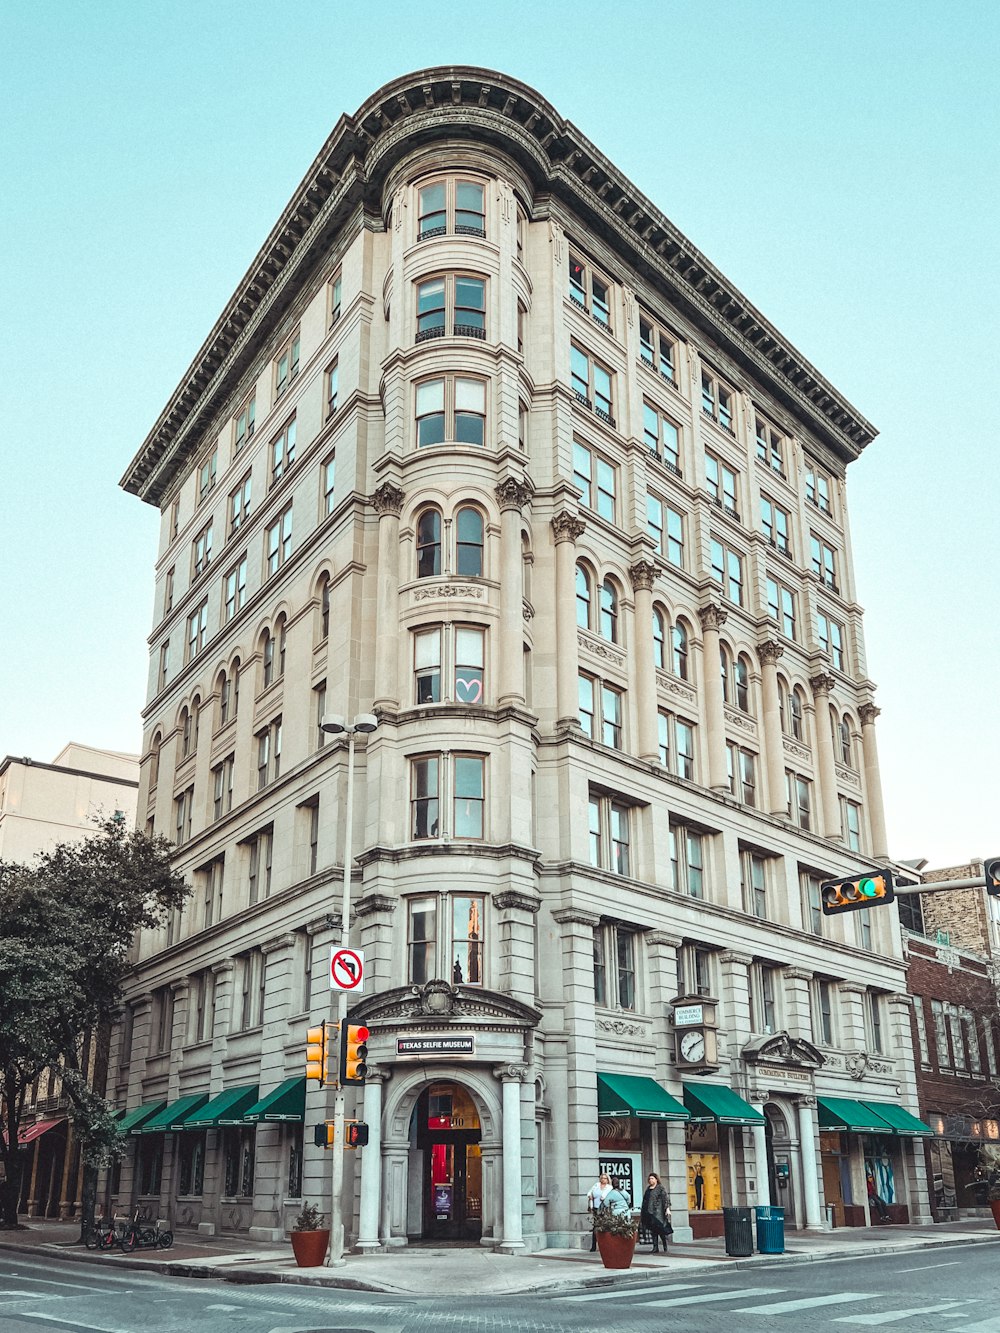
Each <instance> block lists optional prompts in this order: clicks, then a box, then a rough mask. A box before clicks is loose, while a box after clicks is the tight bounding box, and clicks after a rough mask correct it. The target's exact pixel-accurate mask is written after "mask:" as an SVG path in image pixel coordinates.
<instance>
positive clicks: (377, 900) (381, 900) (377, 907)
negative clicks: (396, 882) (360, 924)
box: [354, 893, 396, 917]
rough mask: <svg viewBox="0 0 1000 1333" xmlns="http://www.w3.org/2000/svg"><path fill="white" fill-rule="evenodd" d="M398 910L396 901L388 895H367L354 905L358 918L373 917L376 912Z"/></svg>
mask: <svg viewBox="0 0 1000 1333" xmlns="http://www.w3.org/2000/svg"><path fill="white" fill-rule="evenodd" d="M395 910H396V899H395V898H390V897H389V895H388V894H387V893H366V894H365V896H364V897H363V898H359V899H358V901H357V902H356V903H355V904H354V912H355V915H356V916H359V917H363V916H372V915H373V914H374V913H375V912H394V911H395Z"/></svg>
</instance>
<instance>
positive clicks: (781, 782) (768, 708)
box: [757, 639, 786, 815]
mask: <svg viewBox="0 0 1000 1333" xmlns="http://www.w3.org/2000/svg"><path fill="white" fill-rule="evenodd" d="M784 651H785V649H784V645H783V644H780V643H778V642H777V641H776V640H775V639H768V640H767V641H766V642H764V643H761V644H758V645H757V656H758V657H759V658H760V667H761V678H760V685H761V693H762V694H763V696H764V750H765V762H766V768H767V805H766V806H765V809H767V810H769V811H770V813H771V814H772V815H783V814H785V811H786V802H785V745H784V741H783V740H782V738H781V701H780V699H779V697H778V658H779V657H780V656H781V655H782V653H783V652H784Z"/></svg>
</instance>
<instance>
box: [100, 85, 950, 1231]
mask: <svg viewBox="0 0 1000 1333" xmlns="http://www.w3.org/2000/svg"><path fill="white" fill-rule="evenodd" d="M872 437H873V429H872V427H871V426H870V425H869V424H868V422H867V421H865V419H864V418H863V417H862V416H860V415H859V414H858V412H857V411H856V410H855V409H854V408H853V407H852V406H851V405H850V403H848V402H847V401H846V400H845V399H844V398H843V397H842V396H841V395H840V394H839V393H838V392H837V390H836V389H834V388H833V386H832V385H830V384H829V383H828V382H827V381H826V380H825V379H824V378H823V377H822V375H821V374H820V373H819V371H817V370H816V369H815V368H814V367H812V366H811V365H810V364H809V363H808V362H807V361H806V360H805V359H804V358H803V357H802V356H801V355H800V354H799V353H798V352H797V351H796V349H795V348H794V346H793V345H792V344H791V343H790V342H789V341H788V340H787V339H786V338H785V337H784V336H783V335H782V334H780V333H779V332H778V331H777V330H776V329H775V328H774V327H773V326H772V325H771V324H770V323H769V322H768V321H767V320H766V319H765V317H764V316H763V315H762V314H761V313H760V312H758V311H757V310H755V309H754V308H753V306H752V305H751V304H750V303H749V302H748V301H747V300H746V298H745V297H744V296H742V295H741V293H740V292H739V291H738V290H737V289H736V288H735V287H734V286H733V285H732V283H730V282H729V281H728V279H727V278H725V277H724V276H723V274H721V273H720V272H719V271H718V270H717V269H716V268H714V267H713V265H712V264H711V263H710V261H709V260H708V259H707V258H706V257H705V256H704V255H702V254H700V253H699V252H698V250H697V249H696V248H695V247H694V246H693V245H692V244H691V242H689V241H688V240H687V239H686V238H685V237H684V236H683V235H681V234H680V233H679V232H678V231H677V229H676V228H675V227H674V226H673V225H672V223H671V222H670V221H669V220H668V219H667V218H666V217H665V216H664V215H663V214H662V213H661V212H660V210H659V209H658V208H657V207H656V206H655V205H654V204H653V203H652V202H651V201H650V200H648V199H646V198H645V197H644V196H643V195H642V193H641V192H640V191H639V190H638V189H637V188H636V186H634V185H633V184H632V183H631V182H630V181H629V180H627V179H626V178H625V177H624V176H623V175H622V173H621V172H620V171H619V170H618V169H617V168H616V167H615V165H614V164H613V163H612V162H610V161H608V159H607V158H605V157H604V156H603V155H602V154H601V152H600V151H599V150H598V149H597V148H596V147H595V146H594V145H593V144H591V143H590V142H589V141H588V140H587V139H586V138H585V137H584V136H583V135H582V134H581V133H580V132H579V131H578V130H577V129H576V128H575V127H574V126H573V125H572V124H570V123H568V122H567V121H565V120H563V119H562V117H561V116H560V115H559V113H558V112H557V111H556V110H555V109H554V108H553V107H551V106H550V105H549V104H548V103H547V102H546V101H545V100H544V99H543V98H542V97H540V96H539V94H538V93H536V92H534V91H533V90H532V89H531V88H528V87H526V86H525V85H523V84H521V83H519V82H517V81H516V80H513V79H510V78H507V77H506V76H503V75H500V74H497V73H495V72H490V71H485V70H479V69H470V68H447V69H434V70H428V71H423V72H420V73H417V74H414V75H411V76H408V77H406V78H401V79H399V80H397V81H395V82H393V83H391V84H388V85H387V86H385V87H384V88H382V89H381V90H380V91H379V92H377V93H376V94H375V95H374V96H373V97H372V98H371V99H370V100H369V101H368V102H366V103H365V105H364V106H363V107H362V108H361V109H360V110H359V111H358V112H357V114H355V115H353V116H344V117H342V118H341V119H340V120H339V121H338V123H337V125H336V127H335V128H334V130H333V133H332V134H331V136H330V138H329V139H328V141H327V142H326V143H325V144H324V145H323V147H322V149H321V151H320V154H319V156H318V157H317V158H316V160H315V162H314V163H313V165H312V166H311V167H310V168H309V171H308V172H307V174H306V176H305V178H304V180H303V181H302V184H301V186H300V187H299V188H298V189H297V190H296V192H295V195H294V197H293V198H292V200H291V201H290V202H289V204H288V206H287V208H286V209H285V211H284V213H283V214H282V216H281V218H280V219H279V220H278V222H277V223H276V225H275V227H274V230H273V231H272V233H271V235H270V236H269V237H268V239H267V241H266V243H265V245H264V247H263V248H262V250H261V251H260V253H259V254H258V255H257V257H256V258H255V259H254V261H253V263H252V264H251V266H250V268H249V270H248V271H247V274H246V276H245V277H244V279H243V280H242V281H241V282H240V284H239V286H238V288H237V290H236V292H235V293H234V295H233V297H232V299H231V301H230V302H229V304H228V305H227V307H226V309H225V310H224V311H223V313H222V315H221V316H220V318H219V320H218V322H217V324H216V325H215V327H214V328H213V329H212V331H211V333H210V334H209V337H208V339H207V340H206V342H205V343H204V345H203V346H202V348H201V349H200V350H199V351H198V353H197V355H196V356H195V358H194V360H193V362H192V364H191V366H190V368H189V370H188V372H187V373H186V374H185V376H184V378H183V380H182V382H181V383H180V384H179V385H178V387H177V389H176V390H175V392H174V393H173V394H172V396H171V398H170V400H169V402H168V403H167V405H166V407H165V408H164V410H163V412H162V414H161V415H160V417H159V419H158V420H157V422H156V424H155V425H154V427H153V429H152V430H151V432H150V434H149V436H148V438H147V439H146V441H145V442H144V444H143V445H142V447H141V448H140V449H139V452H138V453H137V454H136V456H135V458H134V460H133V461H132V463H131V464H130V465H129V468H128V470H127V472H126V474H125V477H124V479H123V485H124V486H125V488H126V489H127V490H129V491H131V492H133V493H134V494H136V495H137V496H139V497H140V498H141V499H142V500H144V501H145V502H146V503H148V504H153V505H156V506H157V507H158V508H159V509H160V511H161V513H162V516H163V518H162V529H161V539H160V549H159V555H158V560H157V576H156V579H157V586H156V610H155V617H154V619H155V623H154V627H153V633H152V637H151V639H150V644H151V656H150V678H149V702H148V706H147V709H146V714H145V732H144V747H143V751H144V759H143V770H142V771H143V778H142V787H141V794H140V818H141V819H143V820H145V821H146V822H147V823H148V824H149V825H150V826H151V827H154V828H155V829H156V830H157V831H162V832H165V833H168V834H170V835H171V836H173V837H175V838H176V840H177V843H178V853H177V864H178V866H179V868H180V869H182V870H183V871H184V872H185V873H186V874H187V875H189V876H190V877H191V879H192V880H193V882H194V884H195V888H196V891H195V894H194V896H193V898H192V901H191V903H190V905H189V906H188V908H187V909H186V911H185V912H184V914H183V916H181V917H180V918H179V919H177V920H176V921H174V922H173V923H172V924H171V926H170V928H169V930H167V931H164V932H163V933H162V934H159V935H151V936H147V937H144V938H143V939H142V940H141V942H140V952H141V967H140V972H139V976H138V979H137V983H136V988H135V991H134V993H133V994H132V995H131V997H130V1000H131V1004H130V1008H129V1012H128V1015H127V1020H126V1023H125V1025H124V1026H123V1031H122V1043H121V1050H120V1054H119V1057H118V1063H117V1079H118V1083H117V1088H118V1095H119V1098H120V1101H121V1104H122V1105H123V1107H124V1108H125V1109H126V1116H127V1122H126V1123H127V1126H128V1128H129V1130H130V1132H132V1133H133V1134H134V1137H135V1151H134V1154H133V1155H132V1156H131V1157H130V1158H129V1159H128V1160H127V1161H126V1163H125V1166H124V1168H123V1170H122V1173H121V1177H120V1180H118V1181H117V1182H115V1184H116V1186H117V1188H118V1192H119V1201H120V1202H121V1203H125V1202H126V1201H127V1202H132V1201H133V1200H136V1201H140V1202H142V1203H143V1204H144V1205H145V1206H147V1207H148V1208H150V1210H158V1211H160V1212H161V1213H164V1214H168V1215H169V1216H170V1217H171V1220H172V1222H173V1223H174V1225H175V1226H176V1227H185V1226H188V1227H200V1228H201V1229H202V1230H203V1231H212V1230H214V1229H234V1230H247V1231H249V1232H250V1233H251V1234H253V1235H259V1236H272V1235H280V1234H281V1232H282V1230H283V1228H284V1227H285V1226H286V1225H287V1222H288V1219H289V1216H290V1215H293V1214H294V1211H295V1210H296V1209H297V1208H298V1206H299V1200H300V1198H301V1197H303V1196H304V1197H306V1198H308V1199H310V1200H313V1201H319V1202H320V1204H321V1205H322V1206H324V1207H326V1206H327V1205H328V1201H329V1188H328V1185H327V1177H328V1174H329V1172H328V1170H327V1164H326V1162H325V1160H324V1156H323V1152H322V1150H321V1149H317V1148H314V1147H313V1145H312V1134H311V1128H310V1126H311V1125H312V1124H314V1123H316V1122H318V1121H320V1120H322V1119H323V1118H324V1117H325V1116H326V1115H327V1114H328V1113H329V1109H330V1102H329V1094H328V1090H321V1089H318V1088H314V1087H310V1088H309V1089H305V1088H304V1086H303V1081H302V1075H303V1073H304V1041H305V1031H306V1027H307V1024H308V1023H309V1021H310V1019H312V1020H313V1021H314V1022H315V1021H316V1020H318V1019H319V1018H320V1017H323V1016H324V1015H328V1014H329V1013H330V1005H329V991H328V988H327V986H328V982H327V975H328V968H329V960H330V947H331V944H332V942H334V941H335V940H339V934H340V920H339V902H340V882H341V876H342V864H343V856H344V846H345V829H344V807H345V792H346V782H347V767H346V766H347V751H346V747H344V746H343V745H341V744H337V743H332V742H331V741H330V737H329V736H328V734H327V733H325V732H324V731H323V730H322V729H321V726H320V723H321V720H322V719H323V718H324V717H327V716H330V715H333V714H339V715H342V716H343V717H345V718H346V719H347V720H348V723H350V720H351V719H352V718H353V717H355V716H356V715H358V714H360V713H367V712H370V711H373V712H374V713H375V714H376V715H377V717H378V722H379V725H378V727H377V729H376V730H375V731H374V733H372V734H371V735H370V736H368V738H367V739H366V740H365V739H364V738H362V740H361V742H360V743H359V747H358V755H357V760H356V771H357V783H358V793H359V799H358V800H356V802H355V807H354V808H355V812H356V819H355V821H354V825H355V826H354V828H353V831H352V847H353V849H354V853H355V855H354V856H353V857H352V860H353V861H354V862H355V864H354V865H353V866H352V874H353V893H352V913H351V922H350V929H351V939H352V942H353V943H354V944H355V945H356V946H357V947H359V948H360V949H362V950H363V952H364V958H365V968H366V979H365V983H364V992H363V994H362V995H361V997H360V998H359V999H358V1000H357V1001H356V1002H355V1004H354V1007H353V1010H352V1013H353V1014H354V1015H355V1016H356V1017H357V1018H359V1019H361V1020H363V1021H364V1022H365V1023H366V1024H367V1025H368V1026H369V1027H370V1029H371V1032H372V1036H371V1040H370V1052H371V1060H372V1066H373V1068H372V1073H371V1074H370V1076H369V1079H368V1082H367V1084H366V1086H365V1088H364V1092H363V1098H359V1099H358V1106H357V1114H359V1115H363V1116H364V1118H365V1120H366V1121H367V1122H368V1123H369V1125H370V1134H371V1138H370V1143H369V1146H368V1147H367V1148H365V1149H363V1150H362V1151H361V1152H359V1153H357V1154H356V1155H355V1156H353V1157H352V1158H351V1161H350V1163H349V1168H350V1169H349V1172H348V1191H349V1194H350V1198H349V1202H348V1207H347V1214H348V1232H349V1235H350V1236H351V1237H352V1238H354V1239H356V1241H357V1243H358V1244H359V1245H361V1246H362V1247H363V1248H373V1247H376V1246H377V1245H379V1244H402V1243H406V1242H407V1241H408V1240H409V1241H415V1240H419V1239H421V1238H428V1239H434V1238H442V1237H452V1238H467V1239H470V1240H473V1241H475V1240H481V1241H483V1243H487V1244H491V1245H497V1246H500V1247H502V1248H505V1249H508V1250H516V1249H518V1248H520V1247H522V1246H529V1247H533V1246H540V1245H556V1244H564V1243H577V1241H578V1240H579V1238H580V1236H581V1233H582V1232H583V1231H584V1230H585V1227H586V1213H585V1203H584V1198H585V1193H586V1190H587V1188H588V1186H589V1185H590V1184H591V1182H592V1180H593V1178H594V1176H595V1173H596V1172H597V1170H598V1165H599V1163H607V1164H609V1165H613V1167H614V1169H615V1171H616V1172H617V1173H619V1174H622V1175H625V1176H627V1177H629V1178H631V1179H635V1178H636V1177H638V1176H641V1175H642V1174H643V1173H644V1172H646V1171H647V1170H648V1169H650V1168H653V1169H656V1170H658V1171H659V1172H661V1174H662V1175H663V1176H664V1178H665V1180H666V1182H667V1184H668V1187H669V1190H670V1193H671V1195H672V1196H673V1199H674V1205H675V1214H674V1224H675V1227H676V1228H677V1236H678V1238H679V1239H683V1237H684V1236H690V1235H691V1234H692V1231H693V1232H694V1233H695V1234H708V1233H711V1232H712V1231H714V1230H718V1229H719V1228H720V1226H721V1213H720V1211H719V1209H720V1206H721V1205H722V1204H723V1203H727V1204H728V1203H740V1202H746V1201H749V1202H758V1201H766V1200H768V1199H773V1200H774V1201H775V1202H778V1203H781V1204H784V1205H785V1206H786V1208H787V1209H788V1217H789V1222H790V1224H792V1225H797V1226H809V1227H822V1226H824V1225H827V1223H828V1219H829V1218H835V1219H836V1220H837V1221H839V1222H841V1223H844V1222H848V1223H854V1224H864V1223H865V1222H866V1221H867V1219H868V1203H867V1193H866V1187H865V1177H866V1171H872V1170H874V1169H875V1164H876V1162H877V1163H878V1169H879V1171H880V1173H881V1174H880V1185H881V1188H882V1190H883V1193H884V1195H885V1196H886V1197H887V1200H888V1201H889V1202H890V1203H892V1204H893V1206H894V1207H896V1209H897V1210H898V1215H899V1216H901V1217H902V1216H907V1215H908V1216H909V1217H910V1218H911V1219H914V1220H915V1219H920V1218H923V1217H926V1216H927V1212H926V1185H925V1174H924V1164H923V1155H922V1153H919V1152H917V1153H915V1152H914V1151H913V1146H912V1138H911V1135H912V1134H913V1133H914V1132H917V1133H920V1132H922V1131H923V1130H924V1129H925V1128H926V1127H924V1126H921V1125H920V1124H919V1122H917V1121H915V1120H914V1119H913V1117H912V1116H911V1115H910V1114H909V1112H908V1109H907V1108H914V1107H915V1105H916V1098H915V1091H914V1075H913V1064H912V1050H911V1046H910V1042H909V1038H908V1032H909V1010H908V1001H907V996H906V993H905V992H906V983H905V972H904V966H903V960H902V956H901V947H900V941H899V932H898V929H897V928H896V922H895V919H894V917H893V914H892V913H891V912H885V913H880V912H867V913H859V914H853V915H851V916H848V917H839V918H830V919H827V918H824V917H823V916H822V914H821V912H820V906H819V896H818V886H819V884H820V882H821V881H822V879H823V878H824V877H826V876H829V875H830V874H831V873H838V874H840V873H850V872H852V871H853V870H855V869H858V868H861V867H866V866H869V865H870V864H871V863H872V861H873V859H874V860H882V859H883V858H885V856H886V854H887V850H888V849H887V847H886V839H885V827H884V821H883V815H882V800H881V794H880V788H879V770H878V757H877V751H876V741H875V719H876V716H877V714H878V709H877V707H876V706H875V704H874V702H873V686H872V683H871V681H870V680H869V679H868V675H867V671H866V665H865V653H864V641H863V635H862V626H861V609H860V606H859V605H858V601H857V597H856V592H855V586H854V572H853V568H852V562H851V548H850V538H849V530H848V519H847V498H846V489H845V475H846V470H847V467H848V465H849V464H850V463H851V462H852V461H853V460H854V459H856V458H857V457H858V455H859V454H860V452H861V450H862V449H863V448H865V446H866V445H867V444H869V443H870V441H871V439H872ZM304 1124H305V1129H304Z"/></svg>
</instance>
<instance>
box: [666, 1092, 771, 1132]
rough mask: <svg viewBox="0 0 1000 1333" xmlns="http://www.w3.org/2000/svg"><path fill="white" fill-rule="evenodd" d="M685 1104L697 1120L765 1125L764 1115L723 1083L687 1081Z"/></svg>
mask: <svg viewBox="0 0 1000 1333" xmlns="http://www.w3.org/2000/svg"><path fill="white" fill-rule="evenodd" d="M683 1087H684V1105H685V1106H686V1107H687V1109H688V1110H689V1111H690V1112H691V1119H692V1120H693V1121H696V1122H702V1123H704V1122H707V1121H714V1122H715V1123H716V1124H717V1125H763V1124H764V1117H763V1115H761V1113H760V1111H755V1110H754V1108H753V1107H752V1106H751V1105H750V1103H749V1102H745V1101H744V1100H743V1098H742V1097H740V1096H738V1094H737V1093H735V1092H733V1090H732V1088H725V1087H723V1086H722V1084H721V1083H696V1084H691V1083H685V1084H684V1085H683Z"/></svg>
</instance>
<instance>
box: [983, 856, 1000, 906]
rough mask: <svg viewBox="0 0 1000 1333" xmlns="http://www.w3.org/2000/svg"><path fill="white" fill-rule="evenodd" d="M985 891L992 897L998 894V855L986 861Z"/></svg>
mask: <svg viewBox="0 0 1000 1333" xmlns="http://www.w3.org/2000/svg"><path fill="white" fill-rule="evenodd" d="M986 892H987V893H990V894H992V895H993V896H994V897H996V896H997V895H1000V856H995V857H994V858H993V860H992V861H987V862H986Z"/></svg>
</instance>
